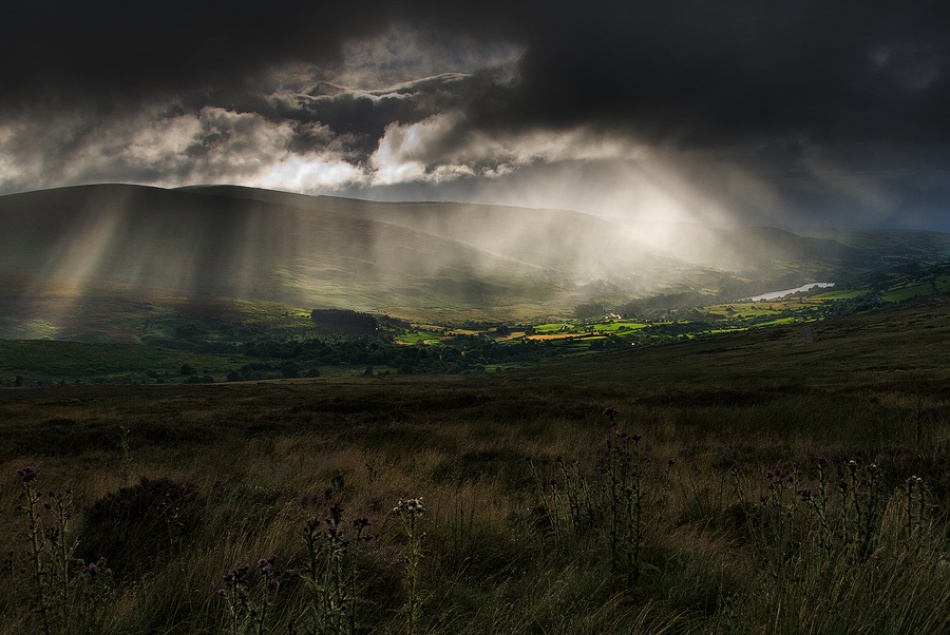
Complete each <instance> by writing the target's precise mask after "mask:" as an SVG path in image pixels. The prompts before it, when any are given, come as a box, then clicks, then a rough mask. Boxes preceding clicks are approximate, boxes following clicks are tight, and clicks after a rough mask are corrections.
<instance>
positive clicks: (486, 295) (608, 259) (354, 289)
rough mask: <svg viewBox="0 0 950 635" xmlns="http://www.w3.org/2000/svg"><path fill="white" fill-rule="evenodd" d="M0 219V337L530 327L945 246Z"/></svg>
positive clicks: (355, 222)
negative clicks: (222, 318)
mask: <svg viewBox="0 0 950 635" xmlns="http://www.w3.org/2000/svg"><path fill="white" fill-rule="evenodd" d="M0 223H2V225H3V227H4V231H3V232H2V233H0V299H2V302H0V337H8V338H9V337H24V336H26V337H43V336H50V337H61V336H69V335H68V334H69V333H70V332H75V331H76V330H77V329H80V328H81V327H82V325H81V324H79V323H80V322H83V321H88V320H90V319H92V318H89V317H88V316H90V315H93V314H97V313H98V314H101V315H99V317H97V318H95V319H96V320H98V323H99V328H100V329H104V330H105V331H107V330H108V328H109V327H108V326H107V325H105V324H106V322H107V321H108V320H106V319H105V317H104V316H107V315H108V314H110V313H115V312H121V311H134V310H139V309H140V308H141V307H138V308H136V307H137V306H138V305H136V303H143V302H144V303H155V304H163V305H165V304H168V303H175V302H177V303H182V302H185V303H220V302H230V301H238V300H246V301H260V302H271V303H281V304H284V305H287V306H292V307H306V308H313V307H327V308H333V307H339V308H349V309H355V310H359V311H369V312H380V313H389V314H391V315H395V316H400V317H407V318H410V319H436V318H437V319H441V320H451V319H453V318H457V317H459V316H465V317H471V316H477V317H480V318H484V319H498V320H505V319H531V318H539V317H546V316H558V315H567V314H570V312H571V310H572V308H573V307H574V306H575V305H576V304H578V303H582V302H586V301H590V300H592V299H598V296H603V295H605V294H612V296H613V297H615V298H637V297H646V296H649V295H651V294H657V293H669V292H677V291H684V290H691V291H701V292H702V293H705V294H709V295H716V294H719V295H722V294H724V293H728V291H727V290H728V289H740V288H741V292H742V293H743V294H749V293H756V292H763V291H768V290H772V289H773V288H775V285H784V284H786V283H794V284H800V283H801V282H803V281H808V280H814V279H819V278H826V279H827V278H832V277H834V276H838V275H846V274H850V273H857V272H866V271H870V270H874V269H875V268H876V267H881V266H884V265H887V266H893V265H894V264H900V263H904V262H907V263H911V262H913V263H933V262H941V261H943V260H945V259H946V257H947V255H948V254H950V235H948V234H941V233H937V232H917V233H913V234H912V235H911V234H908V233H906V232H904V233H900V232H872V231H863V232H845V231H835V232H831V231H828V232H811V233H806V232H799V233H795V232H791V231H788V230H783V229H777V228H769V227H731V228H724V227H718V228H717V227H705V226H701V225H697V224H677V225H672V224H671V225H664V224H659V223H642V222H630V221H624V220H618V219H608V218H600V217H594V216H590V215H586V214H582V213H578V212H573V211H568V210H547V209H525V208H514V207H503V206H490V205H477V204H462V203H436V202H423V203H380V202H372V201H363V200H356V199H345V198H337V197H327V196H306V195H301V194H291V193H285V192H275V191H265V190H257V189H250V188H243V187H236V186H207V187H188V188H181V189H172V190H169V189H160V188H153V187H143V186H135V185H116V184H103V185H86V186H76V187H68V188H61V189H55V190H45V191H37V192H26V193H20V194H13V195H7V196H2V197H0ZM793 286H794V285H793ZM737 292H738V291H737ZM80 315H84V316H86V317H82V318H80ZM24 325H28V326H27V327H24ZM29 325H32V326H29ZM87 326H88V325H87ZM106 335H107V333H106Z"/></svg>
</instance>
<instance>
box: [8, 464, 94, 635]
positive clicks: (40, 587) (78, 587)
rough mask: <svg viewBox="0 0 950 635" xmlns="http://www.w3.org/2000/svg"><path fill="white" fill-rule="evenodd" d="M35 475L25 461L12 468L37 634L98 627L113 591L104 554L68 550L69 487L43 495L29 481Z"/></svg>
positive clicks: (73, 544) (73, 542)
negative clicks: (91, 557)
mask: <svg viewBox="0 0 950 635" xmlns="http://www.w3.org/2000/svg"><path fill="white" fill-rule="evenodd" d="M37 476H38V472H37V470H36V468H34V467H31V466H27V467H23V468H20V469H19V470H17V477H18V478H19V479H20V483H21V485H22V487H23V496H24V501H25V503H24V504H23V505H21V506H20V510H21V511H22V512H23V513H24V514H26V516H27V518H28V520H29V525H28V530H27V534H26V540H27V543H28V558H29V563H30V577H31V578H32V586H33V592H34V594H35V599H36V607H37V608H36V610H37V613H38V614H39V621H40V628H41V630H42V632H43V635H51V633H95V632H98V631H99V630H101V626H102V621H103V619H104V609H105V607H106V606H107V605H108V604H109V602H108V600H109V599H110V598H111V596H112V593H113V585H112V579H111V572H110V571H109V569H108V568H107V567H106V560H105V558H104V557H99V558H98V559H97V560H96V561H95V562H88V563H86V562H83V561H82V560H80V559H78V558H76V557H75V556H74V552H75V550H76V546H77V542H76V540H75V538H74V537H73V536H72V532H71V523H72V512H71V505H72V491H71V490H69V489H67V490H66V492H65V493H63V494H58V493H56V492H49V493H48V494H47V495H46V496H44V495H43V494H42V493H40V491H39V490H38V489H37V488H36V486H35V481H36V479H37ZM44 498H45V499H46V500H45V501H44V500H43V499H44Z"/></svg>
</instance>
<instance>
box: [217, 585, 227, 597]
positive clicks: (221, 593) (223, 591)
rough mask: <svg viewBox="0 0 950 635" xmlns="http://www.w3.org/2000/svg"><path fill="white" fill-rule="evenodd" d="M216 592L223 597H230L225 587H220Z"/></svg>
mask: <svg viewBox="0 0 950 635" xmlns="http://www.w3.org/2000/svg"><path fill="white" fill-rule="evenodd" d="M215 593H216V594H217V595H218V597H222V598H226V597H228V590H227V589H225V588H224V587H218V589H217V590H216V591H215Z"/></svg>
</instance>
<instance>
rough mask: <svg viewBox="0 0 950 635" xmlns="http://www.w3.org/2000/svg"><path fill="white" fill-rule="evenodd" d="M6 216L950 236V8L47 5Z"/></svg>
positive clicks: (18, 113)
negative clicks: (380, 220)
mask: <svg viewBox="0 0 950 635" xmlns="http://www.w3.org/2000/svg"><path fill="white" fill-rule="evenodd" d="M10 4H11V6H7V7H5V8H4V17H3V20H2V21H0V194H11V193H15V192H21V191H29V190H36V189H46V188H53V187H60V186H66V185H75V184H84V183H102V182H121V183H139V184H146V185H155V186H160V187H179V186H185V185H196V184H216V183H229V184H238V185H246V186H252V187H263V188H271V189H278V190H286V191H292V192H303V193H308V194H332V195H342V196H353V197H359V198H370V199H376V200H453V201H477V202H485V203H501V204H509V205H522V206H529V207H551V208H562V209H573V210H578V211H583V212H588V213H594V214H603V215H607V216H611V217H621V218H631V219H640V218H643V219H651V220H669V221H700V222H706V223H712V224H717V225H725V224H732V223H746V224H756V225H775V226H782V227H789V228H793V227H867V228H875V227H904V228H934V229H940V230H946V231H950V37H948V35H947V34H948V33H950V3H948V2H945V1H940V2H924V1H908V0H903V1H901V2H892V1H887V2H884V1H881V0H861V1H850V0H834V1H830V0H821V1H810V0H797V1H783V0H651V1H644V0H617V1H598V0H591V1H587V2H576V1H575V2H562V1H558V0H550V1H544V2H540V1H535V0H525V1H517V0H506V1H495V0H481V1H479V2H448V1H446V0H441V1H439V2H433V1H429V0H401V1H400V2H393V1H391V0H390V1H389V2H379V1H376V0H370V1H366V2H346V3H344V2H324V1H317V0H309V1H307V2H298V1H296V0H268V1H267V2H263V1H253V0H232V1H231V2H228V3H223V2H206V1H204V0H189V1H188V2H185V1H184V0H155V1H152V2H130V1H129V0H121V1H119V0H93V1H90V2H83V3H80V2H76V1H75V0H44V1H37V2H14V3H10Z"/></svg>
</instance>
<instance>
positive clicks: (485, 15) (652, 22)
mask: <svg viewBox="0 0 950 635" xmlns="http://www.w3.org/2000/svg"><path fill="white" fill-rule="evenodd" d="M512 5H513V6H512ZM6 14H7V15H6V16H5V17H4V20H3V21H2V23H0V24H2V26H0V79H2V82H3V91H2V97H0V99H2V100H3V101H4V102H5V103H6V104H11V103H21V104H23V103H24V102H26V103H30V104H33V105H35V102H33V101H32V100H35V99H36V98H37V96H40V95H43V96H50V95H57V96H59V97H60V98H61V99H62V101H63V102H65V103H68V102H69V101H70V100H73V99H91V98H95V97H96V96H97V95H102V96H103V97H105V98H107V99H110V100H112V99H115V98H116V97H117V96H118V97H119V98H122V97H129V98H131V97H137V98H147V97H150V96H154V95H155V94H156V93H161V92H173V93H176V94H182V93H187V92H189V91H194V90H204V89H207V88H218V89H222V88H224V89H231V90H240V89H242V88H243V87H245V83H246V82H248V81H249V80H251V79H252V78H255V77H256V76H258V75H260V74H261V73H264V72H265V71H267V70H268V69H270V68H272V67H274V66H277V65H280V64H285V63H289V62H293V61H303V62H311V63H321V64H330V63H333V62H337V61H339V59H340V47H341V44H342V43H343V42H344V41H346V40H347V39H351V38H354V37H364V36H368V35H373V34H377V33H379V32H381V31H382V30H383V29H385V28H386V27H387V26H388V25H389V24H391V23H393V22H395V21H399V22H401V23H405V24H413V25H417V26H418V27H419V28H420V29H421V30H422V31H423V32H424V33H425V34H426V37H428V38H430V39H431V40H433V41H436V40H442V41H443V43H449V44H450V43H451V40H452V38H456V37H458V36H460V35H469V36H471V37H473V38H476V39H478V38H484V39H491V38H494V39H496V40H504V41H513V42H516V43H518V44H520V45H523V46H525V50H526V54H525V56H524V59H523V63H522V67H521V83H520V84H519V85H518V87H517V88H516V89H511V88H508V87H506V88H505V89H504V90H500V91H496V92H495V94H492V95H485V94H483V97H486V98H488V97H491V99H485V100H484V101H481V102H478V103H473V105H472V108H473V117H474V119H473V120H476V121H478V122H480V123H481V124H482V125H495V126H512V125H529V124H530V125H549V126H571V125H576V124H579V123H586V122H591V121H593V122H598V123H600V124H602V125H622V126H626V127H629V128H632V129H634V130H635V131H636V132H638V133H639V134H642V135H650V136H652V137H655V138H660V139H664V140H670V141H680V142H683V143H698V144H707V143H713V144H715V143H722V142H724V141H728V140H729V138H730V137H731V136H732V135H737V134H738V135H741V136H743V137H745V136H750V135H755V134H774V133H775V132H781V131H787V130H795V131H804V132H807V133H809V134H814V135H816V136H818V137H820V138H823V139H824V138H827V139H830V140H837V139H854V138H863V137H887V136H888V135H893V136H897V137H900V138H902V139H909V140H914V141H928V140H946V139H947V137H948V130H950V126H948V124H947V123H946V119H947V118H946V117H945V116H943V115H944V113H945V112H946V111H945V108H946V107H947V106H948V103H950V102H948V96H950V93H948V90H950V89H948V73H950V68H948V52H950V38H948V37H947V33H948V32H950V19H948V18H950V4H948V3H945V2H933V3H930V2H899V3H898V2H879V1H875V0H867V1H865V2H826V1H822V2H807V1H806V2H759V1H741V0H740V1H730V2H725V1H723V2H716V1H709V0H698V1H697V0H677V1H673V2H669V1H663V2H660V1H648V2H644V1H639V2H590V3H583V4H578V3H575V2H518V3H501V2H497V3H493V2H480V3H461V4H459V3H444V2H442V3H436V2H420V1H415V2H413V1H411V0H410V1H408V2H400V3H393V2H361V3H336V4H332V5H331V4H328V3H317V2H297V1H293V0H273V1H269V2H260V1H255V2H251V1H248V0H244V1H237V2H230V3H209V2H200V1H197V2H195V1H189V2H184V1H183V0H169V1H164V2H150V3H139V2H128V1H125V0H123V1H118V0H100V1H97V2H93V3H78V2H73V1H63V0H60V1H58V2H57V1H51V2H30V3H28V2H16V3H13V7H8V8H7V9H6ZM352 106H353V107H354V109H353V111H352V113H353V114H352V115H350V118H351V119H352V120H353V122H351V124H350V125H356V122H361V121H366V122H368V123H369V124H370V125H372V126H373V128H375V129H378V128H379V117H380V116H389V117H393V116H396V117H398V116H401V115H402V112H401V111H399V109H398V108H394V109H393V111H392V112H390V113H388V114H385V115H381V113H380V111H383V110H385V108H384V107H383V106H381V105H380V104H375V105H374V107H372V108H369V107H363V106H365V105H364V104H362V103H360V102H359V101H357V102H354V103H353V104H352ZM329 116H334V117H335V120H336V121H339V120H340V118H341V115H339V114H337V115H332V114H331V115H329ZM343 116H346V115H345V114H344V115H343ZM339 125H343V124H342V123H336V124H334V127H337V126H339Z"/></svg>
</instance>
